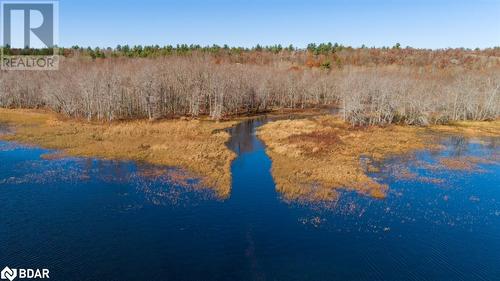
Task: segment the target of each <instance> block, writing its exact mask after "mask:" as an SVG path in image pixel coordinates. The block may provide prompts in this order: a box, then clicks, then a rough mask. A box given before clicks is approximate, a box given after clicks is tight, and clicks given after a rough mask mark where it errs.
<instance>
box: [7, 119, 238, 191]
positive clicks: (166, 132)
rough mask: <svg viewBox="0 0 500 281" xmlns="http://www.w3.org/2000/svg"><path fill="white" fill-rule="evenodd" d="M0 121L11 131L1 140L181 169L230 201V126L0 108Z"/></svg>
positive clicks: (66, 152) (208, 122)
mask: <svg viewBox="0 0 500 281" xmlns="http://www.w3.org/2000/svg"><path fill="white" fill-rule="evenodd" d="M0 122H5V123H8V124H11V125H12V126H14V128H15V129H14V130H13V132H12V133H10V134H4V135H0V138H1V139H4V140H10V141H18V142H21V143H28V144H37V145H40V146H43V147H46V148H51V149H58V150H62V152H63V153H65V154H67V155H72V156H83V157H102V158H107V159H124V160H135V161H143V162H148V163H152V164H161V165H168V166H181V167H183V168H187V169H189V171H192V172H194V173H195V175H196V176H199V177H201V179H202V184H203V185H204V186H210V187H214V188H215V191H216V193H217V195H218V196H219V197H220V198H226V197H227V196H229V193H230V188H231V174H230V164H231V161H232V160H233V159H234V158H235V155H234V153H232V152H231V151H230V150H228V149H227V148H226V146H225V143H226V141H227V140H228V139H229V134H228V133H226V132H224V131H223V130H221V129H223V128H226V127H229V126H231V125H232V124H233V123H232V122H222V123H216V122H213V121H198V120H191V121H184V120H169V121H158V122H148V121H133V122H121V123H116V122H115V123H110V124H103V123H88V122H81V121H75V120H69V119H62V118H60V117H58V116H56V115H55V114H52V113H47V112H41V111H31V110H5V109H0Z"/></svg>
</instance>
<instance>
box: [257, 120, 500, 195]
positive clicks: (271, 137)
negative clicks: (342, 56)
mask: <svg viewBox="0 0 500 281" xmlns="http://www.w3.org/2000/svg"><path fill="white" fill-rule="evenodd" d="M499 124H500V121H495V122H461V123H459V124H457V127H454V126H430V127H417V126H401V125H391V126H386V127H377V126H371V127H352V126H349V125H348V124H346V123H345V122H344V121H343V120H341V119H340V118H338V117H334V116H322V117H315V118H309V119H306V120H282V121H276V122H272V123H268V124H266V125H264V126H263V127H261V128H260V129H259V131H258V135H259V137H260V138H261V139H262V140H263V141H264V142H265V143H266V145H267V153H268V155H269V156H270V157H271V159H272V161H273V166H272V174H273V178H274V180H275V182H276V188H277V190H278V191H279V192H281V193H282V194H283V196H284V197H285V198H287V199H290V200H304V198H305V199H306V200H309V201H317V200H335V199H336V197H337V195H338V192H337V191H338V189H339V188H340V189H347V190H355V191H357V192H359V193H362V194H366V195H369V196H372V197H374V198H384V197H385V196H386V193H387V189H388V186H386V185H384V184H380V183H378V182H377V181H376V180H374V179H373V178H371V177H370V176H369V175H368V174H369V173H370V172H373V171H374V170H376V166H377V165H375V164H376V163H377V164H378V163H381V162H382V161H383V160H385V159H387V158H388V157H391V156H396V155H405V154H408V153H410V152H413V151H417V150H423V149H430V150H438V149H441V148H442V146H441V145H439V142H438V139H439V133H440V132H445V133H447V134H462V133H465V134H466V135H473V136H475V137H479V136H498V135H499V134H500V130H498V128H499V127H498V126H499ZM472 160H473V159H472V158H471V161H469V162H467V163H470V165H473V164H475V163H477V161H475V163H474V161H472ZM456 161H459V160H456V159H455V160H445V161H444V162H443V163H441V164H442V165H444V166H446V164H450V163H451V162H453V163H456ZM464 165H465V164H464ZM467 165H468V164H467ZM453 167H454V166H450V167H449V168H453ZM403 176H404V177H408V178H414V177H416V175H414V174H412V173H410V172H409V171H407V172H406V173H405V174H404V175H403Z"/></svg>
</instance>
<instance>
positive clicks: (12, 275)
mask: <svg viewBox="0 0 500 281" xmlns="http://www.w3.org/2000/svg"><path fill="white" fill-rule="evenodd" d="M16 277H17V269H10V268H9V267H8V266H6V267H5V268H4V269H3V270H2V272H1V273H0V278H2V279H8V280H10V281H12V280H14V279H16Z"/></svg>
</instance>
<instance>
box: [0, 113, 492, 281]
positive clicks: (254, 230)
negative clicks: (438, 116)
mask: <svg viewBox="0 0 500 281" xmlns="http://www.w3.org/2000/svg"><path fill="white" fill-rule="evenodd" d="M263 122H265V120H259V119H257V120H249V121H248V122H243V123H242V124H240V125H239V126H237V127H235V128H233V129H232V130H231V133H232V135H233V137H232V139H231V141H230V142H229V143H228V146H229V147H230V148H231V149H233V150H234V151H235V152H236V153H237V154H238V157H237V159H236V160H235V161H234V162H233V164H232V175H233V184H232V191H231V195H230V196H229V198H226V199H221V198H217V196H216V194H215V193H214V192H212V191H211V190H210V189H208V188H200V187H199V186H198V185H199V184H198V180H197V179H195V178H191V177H190V176H189V174H188V173H186V172H185V171H182V170H180V169H176V168H165V167H157V166H152V165H147V164H143V163H134V162H126V161H107V160H98V159H82V158H59V159H50V160H48V159H46V157H44V155H46V154H47V153H51V152H52V151H48V150H44V149H40V148H36V147H28V146H22V145H18V144H14V143H8V142H0V202H1V203H2V210H1V211H0V267H1V268H3V267H4V266H9V267H11V268H48V269H50V277H51V279H52V280H370V281H371V280H499V276H500V266H499V265H500V163H498V162H495V161H489V162H484V163H483V162H481V163H479V164H478V169H476V170H474V171H467V170H453V169H443V168H442V167H437V165H436V163H437V161H438V159H440V157H444V156H464V157H469V156H474V157H479V158H488V157H490V156H491V155H498V153H499V152H500V149H499V146H498V144H499V143H498V140H494V139H493V140H492V139H490V140H481V141H478V140H474V141H468V140H466V139H463V138H457V137H454V138H453V137H448V138H443V139H442V140H441V142H442V143H443V146H444V148H443V149H442V150H439V151H419V152H417V153H414V154H411V155H406V156H400V157H393V158H390V159H388V160H387V161H385V162H384V163H381V164H380V171H378V172H376V173H375V172H374V173H373V174H371V176H372V177H374V178H376V179H377V180H378V181H379V182H381V183H385V184H388V185H389V187H390V188H389V192H388V196H387V198H386V199H383V200H377V199H373V198H370V197H367V196H363V195H359V194H356V193H354V192H347V191H344V192H341V195H340V197H339V198H338V200H336V201H335V202H310V201H308V200H307V199H305V200H300V201H294V202H289V201H286V200H284V199H282V195H281V194H279V193H277V192H276V190H275V186H274V182H273V178H272V175H271V172H270V169H271V165H272V162H271V160H270V159H269V157H267V155H266V153H265V147H264V145H263V143H262V142H261V141H259V140H258V139H257V138H256V137H255V134H254V133H255V128H256V127H257V126H259V125H261V124H262V123H263ZM495 159H498V158H495ZM401 169H404V170H405V171H406V173H411V174H413V175H418V179H416V178H415V177H401V172H400V171H401Z"/></svg>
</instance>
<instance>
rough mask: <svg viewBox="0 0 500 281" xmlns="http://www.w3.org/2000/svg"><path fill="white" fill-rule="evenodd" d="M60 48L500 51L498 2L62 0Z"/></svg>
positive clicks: (478, 0)
mask: <svg viewBox="0 0 500 281" xmlns="http://www.w3.org/2000/svg"><path fill="white" fill-rule="evenodd" d="M59 10H60V11H59V22H60V24H59V30H60V31H59V38H60V44H59V45H60V46H65V47H69V46H72V45H79V46H92V47H115V46H116V45H118V44H121V45H124V44H129V45H139V44H140V45H155V44H158V45H160V46H163V45H167V44H172V45H175V44H178V43H179V44H180V43H187V44H200V45H212V44H219V45H223V44H228V45H230V46H243V47H250V46H254V45H256V44H261V45H273V44H282V45H284V46H288V45H289V44H293V45H294V46H297V47H305V46H306V45H307V44H308V43H313V42H315V43H320V42H338V43H341V44H344V45H350V46H354V47H359V46H361V45H363V44H364V45H366V46H369V47H371V46H377V47H381V46H393V45H394V44H395V43H398V42H399V43H400V44H401V45H402V46H403V47H405V46H412V47H416V48H432V49H438V48H449V47H452V48H455V47H465V48H476V47H480V48H487V47H493V46H500V0H468V1H466V0H350V1H349V0H330V1H326V0H316V1H306V0H302V1H298V0H288V1H285V0H267V1H264V0H253V1H252V0H232V1H230V0H183V1H181V0H177V1H173V0H164V1H161V0H134V1H132V0H60V1H59Z"/></svg>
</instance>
